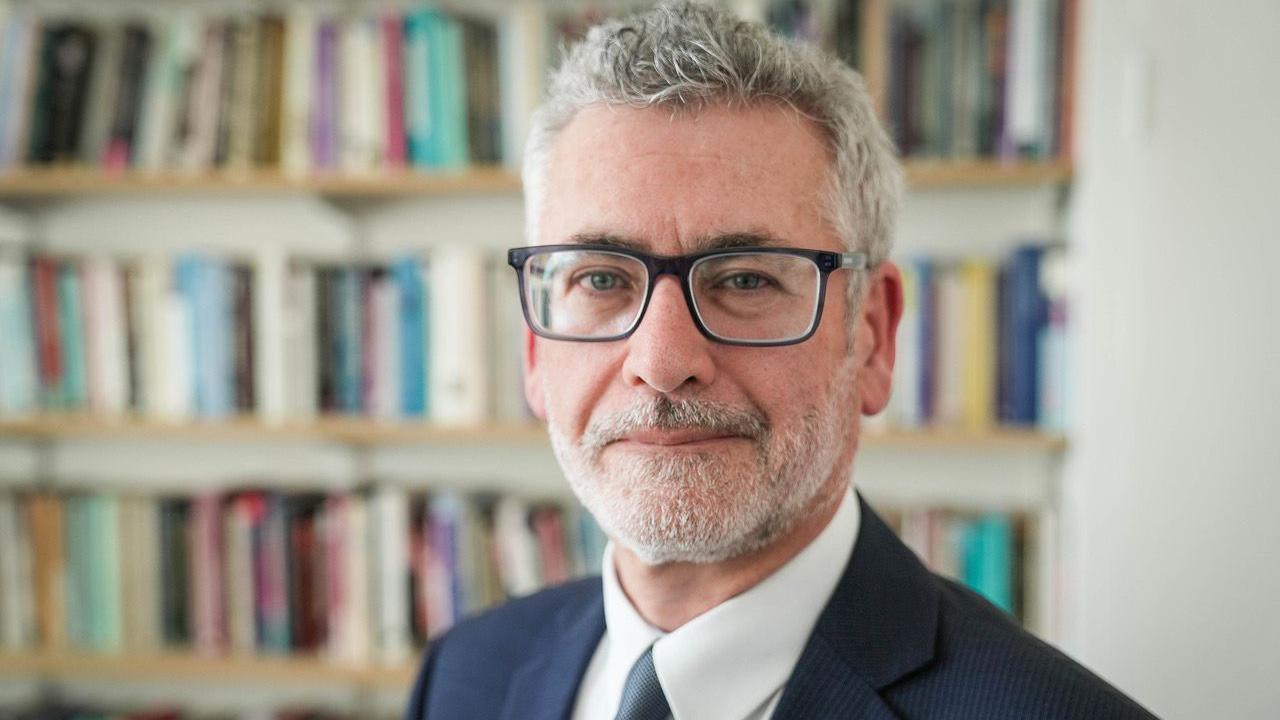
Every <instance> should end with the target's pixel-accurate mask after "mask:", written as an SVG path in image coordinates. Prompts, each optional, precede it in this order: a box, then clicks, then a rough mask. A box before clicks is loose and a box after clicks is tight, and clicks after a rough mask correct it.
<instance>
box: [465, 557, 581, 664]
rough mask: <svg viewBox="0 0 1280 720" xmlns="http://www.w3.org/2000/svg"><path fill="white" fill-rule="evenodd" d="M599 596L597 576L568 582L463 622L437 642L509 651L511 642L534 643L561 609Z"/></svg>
mask: <svg viewBox="0 0 1280 720" xmlns="http://www.w3.org/2000/svg"><path fill="white" fill-rule="evenodd" d="M600 596H601V587H600V578H599V576H592V577H587V578H581V579H578V580H571V581H569V582H567V583H564V584H561V585H556V586H555V587H551V588H547V589H545V590H540V591H538V592H536V593H533V594H532V595H525V596H524V597H519V598H515V599H513V600H509V601H507V602H505V603H503V604H501V605H498V606H496V607H493V608H490V609H489V610H486V611H484V612H482V613H480V614H478V615H475V616H472V617H469V618H467V619H465V620H462V621H460V622H459V623H458V624H457V625H455V626H454V627H453V628H451V629H450V630H449V632H448V633H447V634H446V635H445V636H444V637H442V638H441V639H440V641H441V642H442V644H443V641H444V640H446V639H448V644H449V645H452V646H454V647H457V646H467V645H470V646H473V647H474V646H477V645H478V646H487V647H493V646H498V647H502V648H505V649H507V650H508V651H509V650H510V649H511V647H512V643H513V641H521V640H522V641H524V642H529V641H532V640H534V639H535V638H536V636H537V634H539V633H540V632H541V631H542V630H543V629H544V628H546V626H547V624H548V623H550V622H551V621H552V620H553V619H554V618H555V616H556V614H557V613H558V612H559V611H560V610H561V609H562V608H565V607H568V606H575V605H576V606H585V605H586V604H587V603H590V602H592V601H594V600H596V599H599V598H600Z"/></svg>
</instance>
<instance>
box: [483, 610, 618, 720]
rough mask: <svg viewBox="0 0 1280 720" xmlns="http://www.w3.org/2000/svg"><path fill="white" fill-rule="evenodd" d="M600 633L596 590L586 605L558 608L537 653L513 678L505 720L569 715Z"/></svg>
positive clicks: (601, 612)
mask: <svg viewBox="0 0 1280 720" xmlns="http://www.w3.org/2000/svg"><path fill="white" fill-rule="evenodd" d="M604 629H605V626H604V598H603V596H602V594H601V593H600V592H599V591H598V590H597V591H596V592H594V593H591V594H590V597H589V599H588V600H587V602H585V603H575V604H571V605H567V606H565V607H563V608H561V609H560V611H559V612H558V613H556V617H555V620H554V621H553V622H552V623H551V624H550V625H549V626H548V628H547V630H546V631H545V632H543V635H542V639H541V642H540V650H539V652H536V653H534V654H533V655H531V656H530V658H529V660H528V661H526V662H525V664H524V665H523V666H521V667H520V669H519V670H517V671H516V673H515V674H514V675H513V676H512V679H511V685H510V688H509V689H508V691H507V702H506V705H505V706H504V708H503V712H502V717H503V718H504V720H516V719H517V718H519V719H520V720H563V719H564V718H567V717H569V712H570V711H571V710H572V709H573V701H574V698H575V697H576V696H577V693H578V685H579V684H580V683H581V682H582V676H583V675H584V674H585V673H586V670H587V663H588V662H590V661H591V656H592V654H593V653H594V652H595V649H596V646H597V645H599V644H600V638H601V637H602V636H603V635H604Z"/></svg>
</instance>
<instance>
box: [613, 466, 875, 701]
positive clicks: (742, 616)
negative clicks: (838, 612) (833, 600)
mask: <svg viewBox="0 0 1280 720" xmlns="http://www.w3.org/2000/svg"><path fill="white" fill-rule="evenodd" d="M860 515H861V513H860V509H859V507H858V502H857V498H855V497H854V496H853V489H852V487H850V488H848V489H847V490H846V491H845V493H844V495H843V496H842V498H841V500H840V507H839V508H838V509H837V510H836V513H835V515H834V516H833V517H832V519H831V521H830V522H829V523H828V524H827V526H826V528H824V529H823V530H822V532H821V533H819V534H818V536H817V537H816V538H814V540H813V542H811V543H809V545H808V546H807V547H805V548H804V549H803V550H801V551H800V552H799V553H798V554H797V555H796V556H795V557H793V558H791V559H790V560H788V561H787V563H786V564H784V565H783V566H782V567H780V568H778V569H777V570H776V571H774V572H773V574H771V575H769V576H768V577H767V578H765V579H764V580H762V581H761V582H760V583H758V584H756V585H755V586H754V587H752V588H750V589H748V590H747V591H746V592H743V593H741V594H740V595H736V596H734V597H732V598H730V599H729V600H726V601H725V602H723V603H721V604H719V605H717V606H715V607H714V608H712V609H710V610H708V611H707V612H705V613H703V614H701V615H699V616H698V617H696V618H694V619H692V620H690V621H689V622H687V623H685V624H684V625H682V626H680V627H679V628H676V629H675V630H673V631H672V632H670V633H666V634H664V633H663V632H662V631H661V630H660V629H658V628H656V627H654V626H653V625H650V624H649V623H648V622H646V621H645V620H644V618H642V617H641V616H640V614H639V613H638V612H636V609H635V607H634V606H632V604H631V601H630V600H628V599H627V596H626V594H625V593H624V592H623V591H622V587H621V586H620V585H619V583H618V578H617V574H616V571H615V570H614V566H613V543H612V542H610V543H609V544H608V546H607V547H606V548H605V554H604V563H603V568H602V575H603V586H604V610H605V623H606V625H607V626H608V630H607V633H608V642H609V653H608V655H609V656H608V661H607V667H608V671H607V674H606V683H607V684H608V688H609V696H610V697H621V694H622V687H623V684H624V683H625V682H626V676H627V673H629V672H630V670H631V666H632V665H633V664H635V661H636V660H637V659H639V657H640V656H641V655H642V654H644V651H645V649H646V648H648V647H649V646H650V645H653V657H654V664H655V665H656V667H657V671H658V679H659V680H660V681H661V683H662V687H663V691H664V692H665V693H666V695H667V700H668V702H669V703H670V705H671V710H672V715H673V716H674V717H675V718H676V720H701V719H702V718H741V717H746V716H747V715H748V713H750V712H752V711H753V710H755V709H757V708H758V707H760V706H762V705H763V704H764V703H765V702H767V701H768V700H769V699H770V698H771V697H772V696H773V694H774V693H775V692H777V691H778V689H779V688H781V687H782V686H783V684H784V683H786V681H787V678H788V677H789V676H790V675H791V671H792V669H793V668H794V667H795V664H796V661H797V660H799V658H800V654H801V653H802V652H803V651H804V647H805V644H806V643H807V642H808V639H809V635H810V634H811V633H812V631H813V627H814V624H815V623H816V622H817V619H818V616H819V615H820V614H821V612H822V608H823V607H825V606H826V604H827V600H828V599H829V598H830V596H831V593H832V591H834V589H835V587H836V584H837V583H838V582H839V580H840V576H841V574H842V573H843V572H844V568H845V566H846V565H847V564H848V562H849V557H850V556H851V555H852V553H853V545H854V542H855V540H856V539H857V536H858V525H859V523H860V521H861V517H860ZM797 588H804V589H805V590H804V591H803V592H798V591H797Z"/></svg>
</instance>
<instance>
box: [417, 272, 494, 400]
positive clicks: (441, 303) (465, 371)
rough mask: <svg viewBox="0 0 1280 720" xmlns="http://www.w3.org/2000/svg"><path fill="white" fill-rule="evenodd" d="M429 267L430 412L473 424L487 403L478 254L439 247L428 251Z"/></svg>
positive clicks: (482, 279)
mask: <svg viewBox="0 0 1280 720" xmlns="http://www.w3.org/2000/svg"><path fill="white" fill-rule="evenodd" d="M430 272H431V284H430V285H429V290H428V295H429V299H428V301H427V303H428V306H429V307H430V311H429V313H428V315H429V320H428V323H427V325H428V328H429V330H428V333H429V334H430V340H429V346H428V351H429V352H430V353H431V359H430V361H429V362H430V378H429V379H428V383H429V385H430V391H429V397H430V398H431V408H430V410H431V418H432V420H434V421H435V422H438V423H442V424H456V425H468V424H470V425H474V424H479V423H482V422H484V420H485V413H486V410H487V408H488V407H489V402H488V387H487V386H488V380H489V372H488V364H489V358H488V353H487V349H486V348H485V318H486V314H487V313H486V309H485V287H486V282H485V271H484V255H483V254H482V253H481V252H480V251H479V250H476V249H474V248H463V247H452V248H441V249H440V250H439V251H438V252H436V253H435V254H434V255H433V256H432V259H431V269H430Z"/></svg>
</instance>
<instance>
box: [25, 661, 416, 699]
mask: <svg viewBox="0 0 1280 720" xmlns="http://www.w3.org/2000/svg"><path fill="white" fill-rule="evenodd" d="M416 670H417V667H416V666H415V665H413V664H411V663H409V664H404V665H344V664H341V663H336V662H333V661H330V660H325V659H321V658H309V657H278V658H271V657H243V658H207V657H201V656H198V655H194V654H190V653H159V654H138V653H124V654H113V655H101V654H90V653H49V652H40V653H0V673H4V675H5V676H6V677H36V678H48V679H54V680H56V679H61V678H75V679H83V680H109V681H110V680H115V681H128V682H190V681H195V682H199V683H234V684H244V683H248V684H251V685H253V684H259V685H273V684H294V685H338V686H342V687H347V688H351V689H355V690H404V691H406V692H407V689H408V687H409V686H410V685H411V684H412V683H413V676H414V672H415V671H416Z"/></svg>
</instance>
